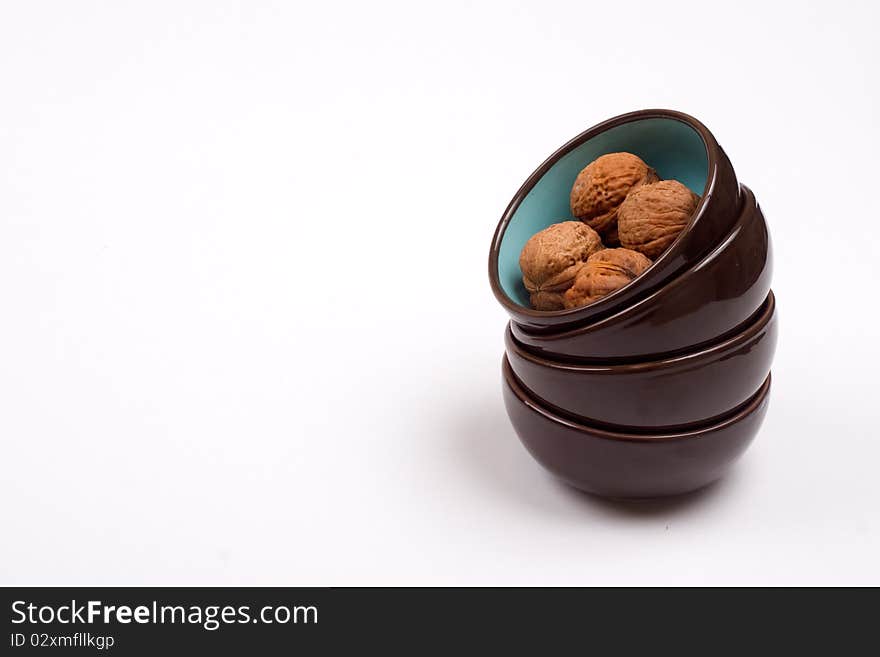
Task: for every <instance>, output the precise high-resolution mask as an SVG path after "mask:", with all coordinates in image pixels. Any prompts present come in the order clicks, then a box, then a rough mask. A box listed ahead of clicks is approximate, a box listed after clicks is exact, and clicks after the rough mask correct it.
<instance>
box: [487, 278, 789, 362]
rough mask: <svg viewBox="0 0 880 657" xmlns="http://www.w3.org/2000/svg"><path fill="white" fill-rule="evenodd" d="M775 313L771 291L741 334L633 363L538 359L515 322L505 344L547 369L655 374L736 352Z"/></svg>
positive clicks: (519, 354) (522, 357)
mask: <svg viewBox="0 0 880 657" xmlns="http://www.w3.org/2000/svg"><path fill="white" fill-rule="evenodd" d="M775 314H776V296H775V295H774V294H773V290H770V292H769V293H768V294H767V298H766V299H765V300H764V303H763V304H761V307H760V308H758V310H757V311H756V313H755V314H753V315H752V317H751V318H750V319H749V320H747V321H748V324H747V325H746V327H745V328H744V329H742V330H741V331H739V332H737V333H735V334H733V335H730V336H728V337H726V338H724V339H722V340H719V341H718V342H713V343H709V344H707V345H705V346H702V347H699V348H697V349H696V350H695V351H688V352H685V353H683V354H676V355H672V356H667V357H665V358H658V359H654V360H639V361H637V362H634V363H619V362H618V363H602V362H601V361H599V362H592V363H590V362H583V361H581V362H578V361H577V360H576V359H570V360H568V359H567V360H551V359H549V358H545V357H542V356H538V355H536V354H534V353H532V352H531V351H529V350H528V348H526V347H525V346H524V345H523V344H521V343H520V342H518V341H517V339H516V338H515V337H514V335H513V332H512V331H511V329H510V326H511V323H512V322H508V323H507V328H506V329H505V331H504V342H505V345H506V347H507V349H508V350H513V351H514V352H515V353H516V355H517V357H518V358H521V359H523V360H527V361H529V362H531V363H533V364H535V365H538V366H539V367H546V368H548V369H554V370H563V371H568V372H590V373H595V372H608V371H613V372H615V373H618V374H622V373H628V374H633V373H638V372H653V371H656V370H664V369H675V368H680V367H688V366H690V365H693V364H694V363H698V362H703V361H711V360H712V359H713V358H714V357H717V356H719V355H721V354H723V353H724V352H726V351H729V350H731V349H736V348H738V347H740V346H742V345H743V344H745V343H746V342H748V341H749V340H751V339H752V338H753V337H755V336H756V335H758V333H760V332H761V331H762V330H764V329H765V328H766V327H767V326H768V325H769V324H770V322H771V321H772V320H773V318H774V316H775Z"/></svg>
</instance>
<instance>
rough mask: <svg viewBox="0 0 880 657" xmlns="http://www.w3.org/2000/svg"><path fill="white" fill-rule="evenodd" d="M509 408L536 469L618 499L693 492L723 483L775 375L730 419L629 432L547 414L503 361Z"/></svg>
mask: <svg viewBox="0 0 880 657" xmlns="http://www.w3.org/2000/svg"><path fill="white" fill-rule="evenodd" d="M503 370H504V384H503V389H504V404H505V406H506V407H507V414H508V416H509V417H510V421H511V423H512V424H513V427H514V429H515V430H516V433H517V434H518V435H519V438H520V440H521V441H522V442H523V444H524V445H525V447H526V449H528V451H529V453H531V455H532V456H533V457H534V458H535V460H536V461H538V463H540V464H541V465H543V466H544V467H545V468H546V469H547V470H549V471H550V472H551V473H553V474H554V475H555V476H556V477H558V478H559V479H561V480H563V481H565V482H567V483H569V484H571V485H572V486H575V487H577V488H580V489H581V490H585V491H587V492H589V493H594V494H596V495H602V496H605V497H614V498H648V497H663V496H667V495H678V494H680V493H687V492H689V491H692V490H696V489H698V488H702V487H703V486H706V485H707V484H710V483H712V482H713V481H715V480H716V479H719V478H720V477H721V476H722V475H723V474H724V473H725V472H726V471H727V469H728V468H729V467H730V466H731V465H732V464H733V462H734V461H736V459H737V458H739V457H740V456H741V455H742V453H743V452H744V451H745V450H746V448H747V447H748V446H749V444H750V443H751V442H752V439H753V438H754V437H755V435H756V434H757V433H758V429H760V427H761V422H762V421H763V420H764V415H765V414H766V413H767V404H768V401H769V393H770V377H769V376H768V377H767V380H766V381H765V382H764V384H763V385H762V386H761V387H760V389H759V390H758V391H757V392H756V393H755V395H754V396H753V397H752V398H751V399H750V400H748V402H747V403H746V404H745V405H743V406H742V407H741V408H739V409H738V410H737V411H736V412H734V413H732V414H731V415H729V416H727V417H725V418H723V419H722V420H719V421H718V422H716V423H713V424H709V425H705V426H702V427H700V428H697V429H692V430H690V431H679V432H658V433H624V432H614V431H606V430H603V429H600V428H597V427H593V426H589V425H586V424H582V423H579V422H575V421H572V420H570V419H567V418H565V417H564V416H561V415H558V414H556V413H554V412H553V411H551V410H548V409H547V408H545V407H544V406H543V405H541V403H540V402H538V401H537V400H536V399H534V398H533V397H531V396H530V395H529V394H528V392H527V391H526V390H525V389H523V387H522V386H521V385H520V384H519V383H518V382H517V380H516V376H515V375H514V374H513V371H512V370H511V369H510V366H509V364H508V363H507V359H506V358H505V360H504V365H503Z"/></svg>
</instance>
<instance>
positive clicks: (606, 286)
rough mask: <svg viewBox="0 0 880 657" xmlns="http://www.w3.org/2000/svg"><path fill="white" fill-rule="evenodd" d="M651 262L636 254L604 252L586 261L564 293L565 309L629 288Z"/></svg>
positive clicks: (634, 252)
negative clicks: (626, 286) (627, 286)
mask: <svg viewBox="0 0 880 657" xmlns="http://www.w3.org/2000/svg"><path fill="white" fill-rule="evenodd" d="M650 266H651V261H650V260H649V259H648V258H646V257H645V256H644V255H642V254H641V253H639V252H638V251H630V250H629V249H603V250H602V251H597V252H596V253H594V254H593V255H591V256H590V257H589V258H588V259H587V264H586V265H584V266H583V267H582V268H581V269H580V270H579V271H578V274H577V277H576V278H575V280H574V285H572V286H571V287H570V288H569V289H568V291H567V292H566V293H565V297H564V300H563V303H564V305H565V307H566V308H579V307H580V306H586V305H587V304H590V303H593V302H594V301H598V300H599V299H601V298H602V297H604V296H607V295H609V294H611V293H612V292H614V291H616V290H619V289H620V288H622V287H624V286H625V285H629V284H630V283H631V282H632V281H633V279H635V278H636V277H637V276H639V275H641V274H642V272H644V271H645V270H646V269H647V268H648V267H650Z"/></svg>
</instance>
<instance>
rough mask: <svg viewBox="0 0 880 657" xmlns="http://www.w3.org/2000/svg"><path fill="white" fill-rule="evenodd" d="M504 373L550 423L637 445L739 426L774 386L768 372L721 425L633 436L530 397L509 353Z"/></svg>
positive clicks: (525, 401) (517, 393)
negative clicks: (597, 424) (599, 425)
mask: <svg viewBox="0 0 880 657" xmlns="http://www.w3.org/2000/svg"><path fill="white" fill-rule="evenodd" d="M502 372H503V375H504V384H505V385H506V386H508V387H509V388H510V390H511V392H512V393H513V394H514V395H515V396H516V398H517V399H518V400H519V401H520V402H521V403H522V404H524V405H525V406H527V407H528V408H529V409H530V410H532V411H533V412H535V413H537V414H538V415H540V416H542V417H543V418H544V419H546V420H548V421H549V422H553V423H555V424H561V425H563V426H566V427H568V428H570V429H574V430H575V431H577V432H579V433H582V434H584V435H585V437H587V436H588V437H591V438H600V439H603V440H612V441H623V442H636V443H655V442H673V441H681V440H695V439H699V438H703V437H705V436H706V435H707V434H711V433H713V432H715V431H719V430H721V429H726V428H727V427H729V426H732V425H734V424H737V423H738V422H740V421H742V420H744V419H745V418H746V417H748V416H749V415H751V414H752V413H754V412H755V411H756V410H757V409H758V408H759V407H760V406H761V404H762V403H763V402H764V400H765V399H766V397H767V395H768V393H769V392H770V385H771V383H772V376H773V375H772V373H768V374H767V378H766V379H764V382H763V383H762V384H761V387H760V388H758V390H757V392H755V394H754V395H752V396H751V397H750V398H749V400H748V401H746V402H745V403H743V404H742V405H741V406H738V407H737V408H736V409H733V412H732V413H731V414H730V415H728V416H726V417H724V418H722V419H721V420H720V421H718V422H715V423H712V424H708V425H705V426H699V427H694V428H690V429H683V430H678V431H668V432H661V433H633V432H627V431H612V430H610V429H602V428H599V427H596V426H591V425H589V424H586V423H585V422H583V421H578V420H573V419H571V418H569V417H566V416H564V415H562V414H560V413H557V412H555V411H553V410H550V409H549V408H547V407H546V406H544V405H543V404H541V403H540V402H538V401H537V400H536V399H535V398H534V397H533V396H532V395H531V394H529V392H528V391H527V390H526V388H525V386H524V385H523V384H522V383H521V382H520V381H519V379H518V378H517V376H516V374H515V373H514V371H513V367H512V366H511V365H510V361H509V360H508V358H507V354H505V355H504V360H503V362H502ZM585 419H587V418H582V420H585Z"/></svg>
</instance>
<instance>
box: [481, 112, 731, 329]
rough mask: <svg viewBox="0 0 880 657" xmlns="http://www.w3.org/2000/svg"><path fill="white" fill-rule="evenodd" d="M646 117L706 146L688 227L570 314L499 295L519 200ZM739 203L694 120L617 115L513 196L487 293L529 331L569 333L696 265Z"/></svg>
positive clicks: (718, 152)
mask: <svg viewBox="0 0 880 657" xmlns="http://www.w3.org/2000/svg"><path fill="white" fill-rule="evenodd" d="M651 118H668V119H674V120H677V121H681V122H682V123H686V124H687V125H689V126H690V127H692V128H693V129H694V130H695V131H697V132H698V133H699V135H700V137H701V139H702V140H703V143H704V145H705V147H706V152H707V155H708V161H709V172H708V181H707V184H706V189H705V192H704V194H703V198H702V199H701V201H700V204H699V205H698V206H697V210H696V212H695V213H694V216H693V218H692V219H691V221H690V223H689V224H688V226H687V228H685V230H683V231H682V232H681V234H680V235H679V236H678V238H677V239H676V241H675V242H674V243H673V244H672V246H670V247H669V249H667V250H666V251H665V252H664V253H663V254H662V255H661V256H660V257H659V258H658V259H657V260H656V261H655V262H654V264H653V265H652V266H651V268H650V269H648V270H647V271H646V272H645V273H644V274H642V275H641V276H640V277H639V278H638V280H636V281H635V282H633V284H632V285H628V286H626V287H624V288H621V289H620V290H618V291H616V292H614V293H613V294H610V295H608V296H607V297H605V298H603V299H600V300H599V301H596V302H595V303H592V304H590V305H589V306H584V307H582V308H574V309H570V310H558V311H538V310H532V309H531V308H528V307H525V306H521V305H520V304H518V303H516V302H515V301H513V300H512V299H511V298H510V297H508V296H507V294H506V293H505V292H504V290H503V289H502V287H501V284H500V281H499V280H498V254H499V250H500V248H501V242H502V238H503V237H504V231H505V229H506V228H507V225H508V224H509V223H510V221H511V219H512V217H513V215H514V214H515V213H516V210H517V208H518V207H519V205H520V203H522V201H523V199H524V198H525V197H526V196H527V195H528V193H529V192H530V191H531V189H532V188H533V187H534V186H535V185H536V184H537V182H538V181H539V180H540V179H541V177H542V176H543V175H544V174H545V173H546V172H547V171H549V170H550V169H551V168H552V167H553V166H554V164H556V163H557V162H558V161H559V160H560V159H561V158H562V157H563V156H565V155H566V154H567V153H568V152H570V151H572V150H574V149H575V148H577V147H578V146H580V145H581V144H583V143H585V142H586V141H589V140H590V139H593V138H594V137H596V135H598V134H600V133H602V132H604V131H606V130H609V129H611V128H614V127H617V126H619V125H622V124H624V123H629V122H634V121H640V120H643V119H651ZM741 201H742V198H741V196H740V188H739V183H738V182H737V179H736V174H735V173H734V170H733V166H732V165H731V164H730V160H729V159H728V158H727V155H726V154H725V153H724V151H723V150H722V148H721V147H720V146H719V145H718V142H717V141H716V140H715V138H714V137H713V136H712V133H710V132H709V130H708V129H707V128H706V127H705V126H704V125H703V124H702V123H700V122H699V121H697V120H696V119H695V118H693V117H692V116H688V115H687V114H683V113H681V112H675V111H672V110H641V111H638V112H631V113H629V114H624V115H621V116H617V117H615V118H613V119H610V120H608V121H605V122H604V123H600V124H599V125H597V126H595V127H593V128H590V129H589V130H587V131H585V132H583V133H581V134H580V135H578V136H577V137H575V138H574V139H572V140H571V141H569V142H568V143H567V144H565V145H564V146H562V148H560V149H559V150H557V151H556V152H555V153H554V154H553V155H551V156H550V157H549V158H548V159H547V160H546V161H545V162H544V163H543V164H542V165H541V166H540V167H538V169H537V170H536V171H535V172H534V173H533V174H532V175H531V176H530V177H529V178H528V180H526V182H525V183H524V184H523V186H522V187H521V188H520V189H519V191H518V192H517V193H516V195H515V196H514V198H513V200H512V201H511V202H510V204H509V205H508V206H507V209H506V210H505V212H504V214H503V215H502V217H501V221H500V222H499V223H498V227H497V229H496V230H495V235H494V237H493V239H492V246H491V249H490V252H489V281H490V284H491V286H492V291H493V293H494V294H495V297H496V299H498V301H499V303H501V305H502V306H503V307H504V309H505V310H506V311H507V312H508V313H509V314H510V317H511V318H512V319H513V320H514V321H515V322H516V323H518V324H520V325H521V326H522V327H524V328H525V329H527V330H529V331H532V332H533V333H540V332H553V331H561V330H568V329H572V328H575V327H577V326H582V325H584V324H586V323H588V322H594V321H598V320H600V319H602V318H604V317H607V316H609V315H611V314H613V313H615V312H617V311H619V310H620V309H622V308H625V307H627V306H629V305H632V304H633V303H634V302H636V301H638V300H639V299H642V298H644V297H645V296H647V295H649V294H651V293H652V292H653V291H655V290H656V289H658V288H659V287H660V286H662V285H663V284H664V283H666V282H667V281H669V280H671V279H672V278H674V277H675V276H677V275H678V274H680V273H682V272H683V271H686V270H687V269H688V268H689V267H691V266H693V265H694V264H695V263H697V262H699V261H700V260H701V259H702V258H703V257H704V256H705V255H706V254H707V253H708V252H709V251H711V250H712V249H713V248H715V247H716V246H717V245H718V243H719V242H720V241H721V240H722V239H724V236H725V235H727V234H728V233H729V232H730V229H731V227H732V225H733V223H734V221H735V219H736V217H737V216H739V209H740V205H741Z"/></svg>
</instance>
